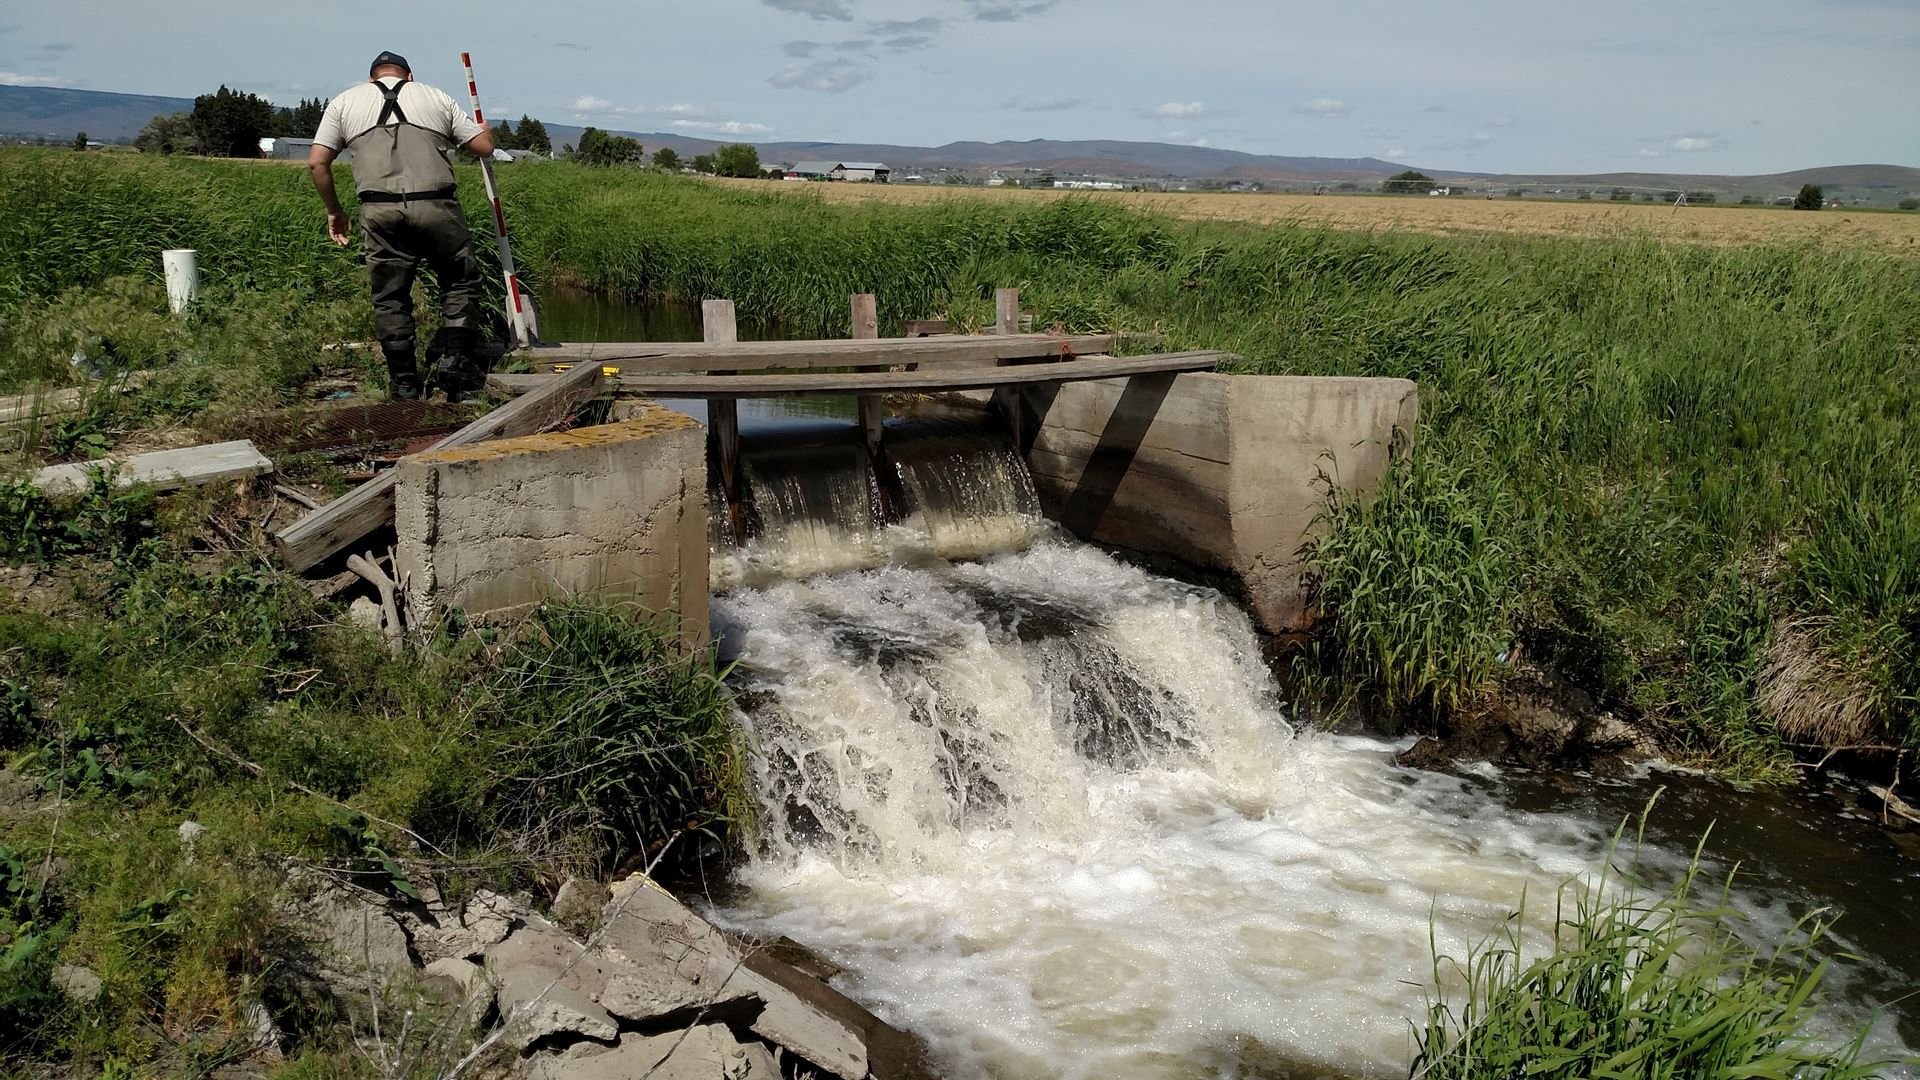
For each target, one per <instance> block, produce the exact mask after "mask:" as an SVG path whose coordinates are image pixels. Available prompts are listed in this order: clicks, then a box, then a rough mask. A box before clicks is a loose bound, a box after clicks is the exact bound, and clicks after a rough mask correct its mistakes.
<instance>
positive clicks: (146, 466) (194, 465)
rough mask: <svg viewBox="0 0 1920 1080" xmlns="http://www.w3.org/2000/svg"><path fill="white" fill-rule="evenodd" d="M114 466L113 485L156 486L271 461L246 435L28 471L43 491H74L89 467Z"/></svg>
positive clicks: (233, 473)
mask: <svg viewBox="0 0 1920 1080" xmlns="http://www.w3.org/2000/svg"><path fill="white" fill-rule="evenodd" d="M101 469H112V470H113V484H114V486H115V487H123V488H124V487H132V486H134V485H135V484H147V485H150V486H151V487H152V488H153V489H154V490H156V491H172V490H175V489H177V488H183V487H194V486H197V485H200V484H213V483H218V482H219V481H221V480H244V479H246V478H248V477H252V476H259V475H261V474H262V473H270V472H272V471H273V462H271V461H269V460H267V456H266V455H265V454H262V453H261V452H260V451H259V450H257V449H255V448H254V445H253V443H251V442H248V441H247V440H245V439H237V440H235V441H233V442H223V443H209V444H207V445H205V446H188V447H183V448H181V449H179V450H156V451H154V452H153V453H151V454H135V455H133V456H132V457H130V458H126V459H123V460H120V461H117V462H116V461H75V462H69V463H68V464H65V465H49V466H47V467H46V468H44V469H41V470H39V471H38V472H35V473H34V474H33V483H34V486H36V487H38V488H39V489H40V490H41V491H44V492H46V493H47V494H48V495H78V494H80V493H81V492H83V491H86V490H87V489H88V488H90V487H92V486H93V472H94V471H95V470H101Z"/></svg>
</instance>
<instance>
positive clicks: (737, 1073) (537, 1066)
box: [526, 1024, 780, 1080]
mask: <svg viewBox="0 0 1920 1080" xmlns="http://www.w3.org/2000/svg"><path fill="white" fill-rule="evenodd" d="M526 1076H527V1080H635V1078H637V1077H642V1076H645V1077H651V1078H653V1080H721V1078H725V1080H779V1078H780V1066H779V1063H778V1062H777V1061H776V1060H775V1058H774V1055H773V1052H772V1051H770V1050H768V1049H767V1047H766V1046H765V1045H764V1044H762V1043H760V1042H759V1041H758V1040H755V1039H747V1040H744V1041H743V1040H741V1039H739V1038H737V1037H736V1036H735V1035H734V1034H733V1033H732V1032H731V1031H729V1030H728V1029H727V1027H726V1026H725V1025H723V1024H701V1025H699V1026H698V1027H694V1028H690V1029H688V1030H686V1031H684V1032H681V1031H669V1032H666V1033H664V1034H660V1035H641V1034H638V1033H635V1032H628V1033H626V1034H624V1035H622V1036H620V1044H619V1045H618V1046H616V1047H614V1048H613V1049H612V1050H609V1051H607V1052H606V1053H602V1054H595V1055H593V1056H591V1057H578V1058H569V1057H567V1056H566V1055H565V1054H564V1053H543V1054H536V1055H534V1056H533V1057H532V1058H530V1059H529V1060H528V1061H527V1064H526Z"/></svg>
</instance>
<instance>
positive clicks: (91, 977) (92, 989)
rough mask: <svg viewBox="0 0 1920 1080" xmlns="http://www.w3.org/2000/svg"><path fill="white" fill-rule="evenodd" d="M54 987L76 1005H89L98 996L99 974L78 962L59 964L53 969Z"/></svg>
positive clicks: (97, 998) (100, 984)
mask: <svg viewBox="0 0 1920 1080" xmlns="http://www.w3.org/2000/svg"><path fill="white" fill-rule="evenodd" d="M51 981H52V982H53V985H54V988H55V989H57V990H59V991H60V992H61V993H63V994H65V995H67V999H68V1000H69V1001H72V1002H73V1003H74V1004H76V1005H91V1004H93V1003H94V1002H95V1001H97V1000H99V998H100V988H101V986H102V985H104V984H102V983H101V981H100V976H99V975H97V974H95V973H94V971H93V969H92V968H88V967H81V966H80V965H79V964H61V965H60V966H59V967H56V968H54V969H53V975H52V977H51Z"/></svg>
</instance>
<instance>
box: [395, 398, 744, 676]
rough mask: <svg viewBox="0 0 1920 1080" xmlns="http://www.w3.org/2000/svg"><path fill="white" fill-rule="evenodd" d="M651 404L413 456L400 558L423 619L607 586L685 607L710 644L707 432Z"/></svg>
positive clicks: (521, 607)
mask: <svg viewBox="0 0 1920 1080" xmlns="http://www.w3.org/2000/svg"><path fill="white" fill-rule="evenodd" d="M636 404H641V403H636ZM644 404H645V405H646V407H645V408H637V409H629V410H628V415H629V416H630V417H631V418H630V419H626V420H623V421H621V422H619V423H613V424H606V425H602V426H599V427H585V428H576V429H574V430H572V431H566V432H557V433H553V434H547V435H530V436H527V437H524V438H517V439H499V440H496V441H493V442H485V443H476V444H474V445H471V446H463V447H459V448H457V449H451V450H438V451H430V452H428V453H424V454H416V455H413V456H412V457H407V458H402V459H401V461H400V464H399V466H398V469H397V475H396V479H395V487H394V524H395V527H396V531H397V532H398V534H399V540H400V543H399V548H398V550H397V552H396V557H395V563H396V569H397V570H398V571H399V573H400V574H401V575H402V577H403V579H404V583H405V585H406V587H407V590H408V606H409V612H408V614H409V616H410V621H412V622H413V623H414V625H426V624H427V621H428V620H430V619H432V618H434V617H435V616H437V615H440V614H443V613H445V612H446V611H449V610H452V609H459V610H461V611H464V612H465V613H466V614H467V615H468V616H470V617H472V618H476V619H481V620H488V619H504V618H509V617H512V616H514V615H517V614H520V613H523V612H525V611H527V610H528V609H530V608H532V607H533V606H534V605H536V604H539V603H541V602H543V601H546V600H550V599H554V598H557V597H563V596H570V595H576V594H581V593H596V594H601V595H608V596H612V597H616V598H620V599H630V600H632V601H634V602H635V603H637V604H639V605H640V606H641V607H644V608H647V609H650V610H653V611H658V612H661V613H663V614H670V615H673V616H676V617H678V618H679V619H680V620H681V626H682V629H683V635H684V637H685V639H686V641H687V642H688V644H689V645H692V646H696V647H697V646H701V645H704V644H705V642H706V639H707V473H706V469H707V465H706V434H705V430H704V429H703V428H702V427H701V426H700V425H699V423H697V422H696V421H694V420H693V419H691V418H689V417H687V416H684V415H682V414H680V413H677V412H674V411H672V410H670V409H667V408H664V407H662V406H659V405H653V404H652V403H644Z"/></svg>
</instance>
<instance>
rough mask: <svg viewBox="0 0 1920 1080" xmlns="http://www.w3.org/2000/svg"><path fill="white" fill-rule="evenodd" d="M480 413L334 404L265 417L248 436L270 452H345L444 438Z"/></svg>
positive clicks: (396, 404) (437, 406)
mask: <svg viewBox="0 0 1920 1080" xmlns="http://www.w3.org/2000/svg"><path fill="white" fill-rule="evenodd" d="M481 411H483V410H480V409H477V408H476V407H474V406H471V405H449V404H446V403H444V402H428V401H379V402H369V403H366V404H352V405H335V406H329V407H326V408H321V409H316V410H314V411H312V412H307V413H301V414H296V415H293V416H268V417H261V418H260V419H259V420H257V421H255V422H253V423H251V424H248V425H246V426H247V428H248V430H247V432H246V434H247V437H249V438H251V439H253V441H254V443H255V444H256V445H258V446H260V447H262V448H265V449H267V450H268V451H269V452H270V453H283V454H284V453H305V452H324V451H329V450H346V449H352V448H354V447H361V446H374V445H379V444H382V443H392V442H411V441H416V440H420V439H431V438H432V437H433V436H437V435H445V434H447V433H448V432H451V431H454V430H455V429H457V428H459V427H461V426H462V425H464V424H466V423H468V422H469V421H471V420H472V419H473V418H474V417H475V416H476V415H478V414H479V412H481Z"/></svg>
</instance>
